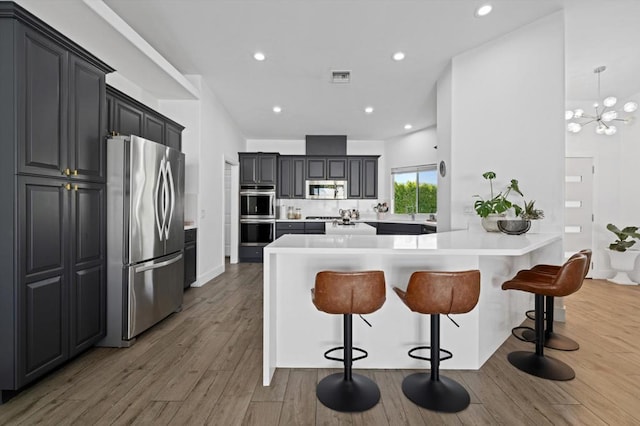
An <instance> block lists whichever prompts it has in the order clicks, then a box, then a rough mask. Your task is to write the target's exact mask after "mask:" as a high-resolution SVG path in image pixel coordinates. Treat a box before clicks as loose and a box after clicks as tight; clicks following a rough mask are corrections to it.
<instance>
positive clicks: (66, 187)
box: [62, 183, 71, 191]
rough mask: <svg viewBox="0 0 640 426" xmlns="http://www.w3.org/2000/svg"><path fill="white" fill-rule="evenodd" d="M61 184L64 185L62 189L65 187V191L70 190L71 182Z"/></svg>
mask: <svg viewBox="0 0 640 426" xmlns="http://www.w3.org/2000/svg"><path fill="white" fill-rule="evenodd" d="M62 186H64V189H66V190H67V191H71V184H70V183H67V184H64V185H62Z"/></svg>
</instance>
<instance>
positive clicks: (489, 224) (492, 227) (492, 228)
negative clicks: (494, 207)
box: [480, 213, 505, 232]
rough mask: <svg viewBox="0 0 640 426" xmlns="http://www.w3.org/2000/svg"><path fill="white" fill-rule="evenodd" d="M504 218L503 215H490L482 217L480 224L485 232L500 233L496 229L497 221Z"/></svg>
mask: <svg viewBox="0 0 640 426" xmlns="http://www.w3.org/2000/svg"><path fill="white" fill-rule="evenodd" d="M504 218H505V215H504V214H495V213H494V214H490V215H489V216H487V217H483V218H482V220H481V221H480V223H481V224H482V227H483V228H484V230H485V231H487V232H500V229H499V228H498V221H499V220H502V219H504Z"/></svg>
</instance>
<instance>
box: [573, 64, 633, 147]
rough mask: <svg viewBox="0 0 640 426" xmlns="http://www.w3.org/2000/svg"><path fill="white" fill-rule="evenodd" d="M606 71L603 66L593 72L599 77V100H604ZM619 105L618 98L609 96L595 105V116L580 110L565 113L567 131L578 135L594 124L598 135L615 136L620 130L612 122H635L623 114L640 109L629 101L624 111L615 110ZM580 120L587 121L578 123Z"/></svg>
mask: <svg viewBox="0 0 640 426" xmlns="http://www.w3.org/2000/svg"><path fill="white" fill-rule="evenodd" d="M606 69H607V67H605V66H601V67H598V68H596V69H595V70H593V72H594V73H595V74H597V75H598V100H600V99H602V98H601V97H600V74H601V73H602V72H603V71H604V70H606ZM617 103H618V98H616V97H615V96H607V97H606V98H604V100H603V101H602V105H600V104H599V103H597V102H596V103H594V104H593V109H594V114H588V113H586V112H585V111H584V110H582V109H579V108H578V109H575V110H573V111H565V113H564V118H565V120H567V121H569V123H567V130H568V131H569V132H571V133H578V132H580V131H581V130H582V128H583V127H584V126H586V125H587V124H591V123H594V124H595V126H596V127H595V131H596V133H597V134H599V135H607V136H611V135H615V134H616V132H617V131H618V129H617V128H616V126H614V125H613V124H612V122H613V121H621V122H623V123H625V124H627V123H629V122H631V121H632V120H633V117H631V116H625V117H622V116H621V114H622V113H623V112H625V113H632V112H635V111H636V110H637V109H638V103H637V102H634V101H628V102H626V103H625V104H624V105H623V106H622V110H621V111H619V110H616V109H615V108H614V107H615V106H616V104H617ZM578 119H580V120H586V121H582V122H579V121H576V120H578ZM570 120H574V121H570Z"/></svg>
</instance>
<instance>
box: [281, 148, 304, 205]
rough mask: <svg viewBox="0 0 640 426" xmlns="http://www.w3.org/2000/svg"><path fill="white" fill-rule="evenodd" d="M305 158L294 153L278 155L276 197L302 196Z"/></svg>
mask: <svg viewBox="0 0 640 426" xmlns="http://www.w3.org/2000/svg"><path fill="white" fill-rule="evenodd" d="M304 166H305V158H304V157H303V156H295V155H281V156H280V157H278V185H277V191H278V198H304V197H305V193H304V186H305V171H304V170H305V169H304Z"/></svg>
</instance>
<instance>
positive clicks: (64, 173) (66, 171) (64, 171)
mask: <svg viewBox="0 0 640 426" xmlns="http://www.w3.org/2000/svg"><path fill="white" fill-rule="evenodd" d="M62 174H63V175H67V176H69V175H70V174H71V170H69V168H68V167H67V168H66V169H64V170H63V171H62Z"/></svg>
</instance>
